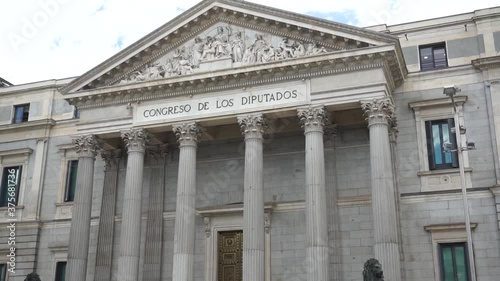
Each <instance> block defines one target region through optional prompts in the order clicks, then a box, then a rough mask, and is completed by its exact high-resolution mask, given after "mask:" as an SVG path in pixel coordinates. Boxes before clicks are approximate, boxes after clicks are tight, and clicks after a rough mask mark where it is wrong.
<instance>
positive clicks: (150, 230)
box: [143, 145, 167, 281]
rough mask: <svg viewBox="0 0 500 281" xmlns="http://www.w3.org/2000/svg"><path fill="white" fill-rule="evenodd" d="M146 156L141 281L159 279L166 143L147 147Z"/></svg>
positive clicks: (156, 280)
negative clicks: (148, 173) (147, 170)
mask: <svg viewBox="0 0 500 281" xmlns="http://www.w3.org/2000/svg"><path fill="white" fill-rule="evenodd" d="M147 158H148V160H149V165H150V166H151V180H150V185H149V204H148V217H147V224H146V246H145V248H146V250H145V252H144V276H143V281H159V280H161V257H162V249H163V247H162V242H163V195H164V192H163V191H164V189H165V168H166V167H165V166H166V159H167V145H157V146H151V147H148V149H147Z"/></svg>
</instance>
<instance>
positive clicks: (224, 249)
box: [217, 230, 243, 281]
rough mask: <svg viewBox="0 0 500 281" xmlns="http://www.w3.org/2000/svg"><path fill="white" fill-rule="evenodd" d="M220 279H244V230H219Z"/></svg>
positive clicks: (224, 280) (221, 280) (233, 280)
mask: <svg viewBox="0 0 500 281" xmlns="http://www.w3.org/2000/svg"><path fill="white" fill-rule="evenodd" d="M217 240H218V241H217V247H218V252H219V253H218V262H217V264H218V270H217V275H218V278H217V280H218V281H242V279H243V231H242V230H236V231H223V232H218V238H217Z"/></svg>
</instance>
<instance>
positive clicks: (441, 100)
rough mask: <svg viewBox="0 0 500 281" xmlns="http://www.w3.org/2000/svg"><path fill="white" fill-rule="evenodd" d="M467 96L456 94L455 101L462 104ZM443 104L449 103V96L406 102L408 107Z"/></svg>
mask: <svg viewBox="0 0 500 281" xmlns="http://www.w3.org/2000/svg"><path fill="white" fill-rule="evenodd" d="M467 99H468V97H467V96H456V97H455V102H456V103H457V104H464V103H465V102H467ZM443 105H451V99H450V98H439V99H431V100H420V101H414V102H410V103H408V106H409V107H410V108H421V107H431V106H443Z"/></svg>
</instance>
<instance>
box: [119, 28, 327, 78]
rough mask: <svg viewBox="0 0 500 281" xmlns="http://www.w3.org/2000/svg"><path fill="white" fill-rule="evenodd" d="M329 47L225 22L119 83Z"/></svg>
mask: <svg viewBox="0 0 500 281" xmlns="http://www.w3.org/2000/svg"><path fill="white" fill-rule="evenodd" d="M329 51H332V50H330V49H328V50H327V49H326V48H325V47H322V46H319V45H318V43H315V42H304V41H301V40H296V39H290V38H287V37H280V36H276V35H271V34H265V33H262V32H257V31H255V30H250V29H244V28H240V27H236V26H234V25H229V24H225V23H221V24H219V25H217V26H215V27H213V28H212V29H209V30H207V31H206V32H205V33H203V35H200V36H198V37H195V38H193V39H192V40H190V41H188V42H186V43H184V44H183V45H181V46H180V47H178V48H177V49H175V50H174V51H173V52H171V53H169V54H167V55H165V56H163V57H161V58H159V59H158V60H156V61H154V62H152V63H149V64H148V65H145V66H144V67H143V68H142V69H139V70H137V71H134V72H133V73H132V74H131V75H130V76H129V77H128V78H126V79H122V80H121V81H119V83H118V84H127V83H131V82H142V81H149V80H156V79H164V78H168V77H173V76H179V75H188V74H192V73H197V72H207V71H212V70H215V69H224V68H233V67H238V66H242V65H251V64H259V63H266V62H272V61H279V60H285V59H293V58H300V57H306V56H314V55H318V54H323V53H326V52H329Z"/></svg>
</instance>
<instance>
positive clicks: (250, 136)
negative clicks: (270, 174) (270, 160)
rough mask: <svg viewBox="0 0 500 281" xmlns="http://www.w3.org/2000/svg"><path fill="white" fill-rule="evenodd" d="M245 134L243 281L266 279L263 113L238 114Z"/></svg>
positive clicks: (264, 125)
mask: <svg viewBox="0 0 500 281" xmlns="http://www.w3.org/2000/svg"><path fill="white" fill-rule="evenodd" d="M238 122H239V124H240V127H241V130H242V132H243V135H244V136H245V175H244V200H243V236H244V239H243V281H258V280H264V278H265V272H264V271H265V252H264V250H265V246H264V245H265V242H264V241H265V239H264V238H265V235H264V171H263V170H264V166H263V164H264V157H263V143H262V142H263V134H264V129H265V127H266V124H265V120H264V116H263V115H262V113H255V114H249V115H245V116H239V117H238Z"/></svg>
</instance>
